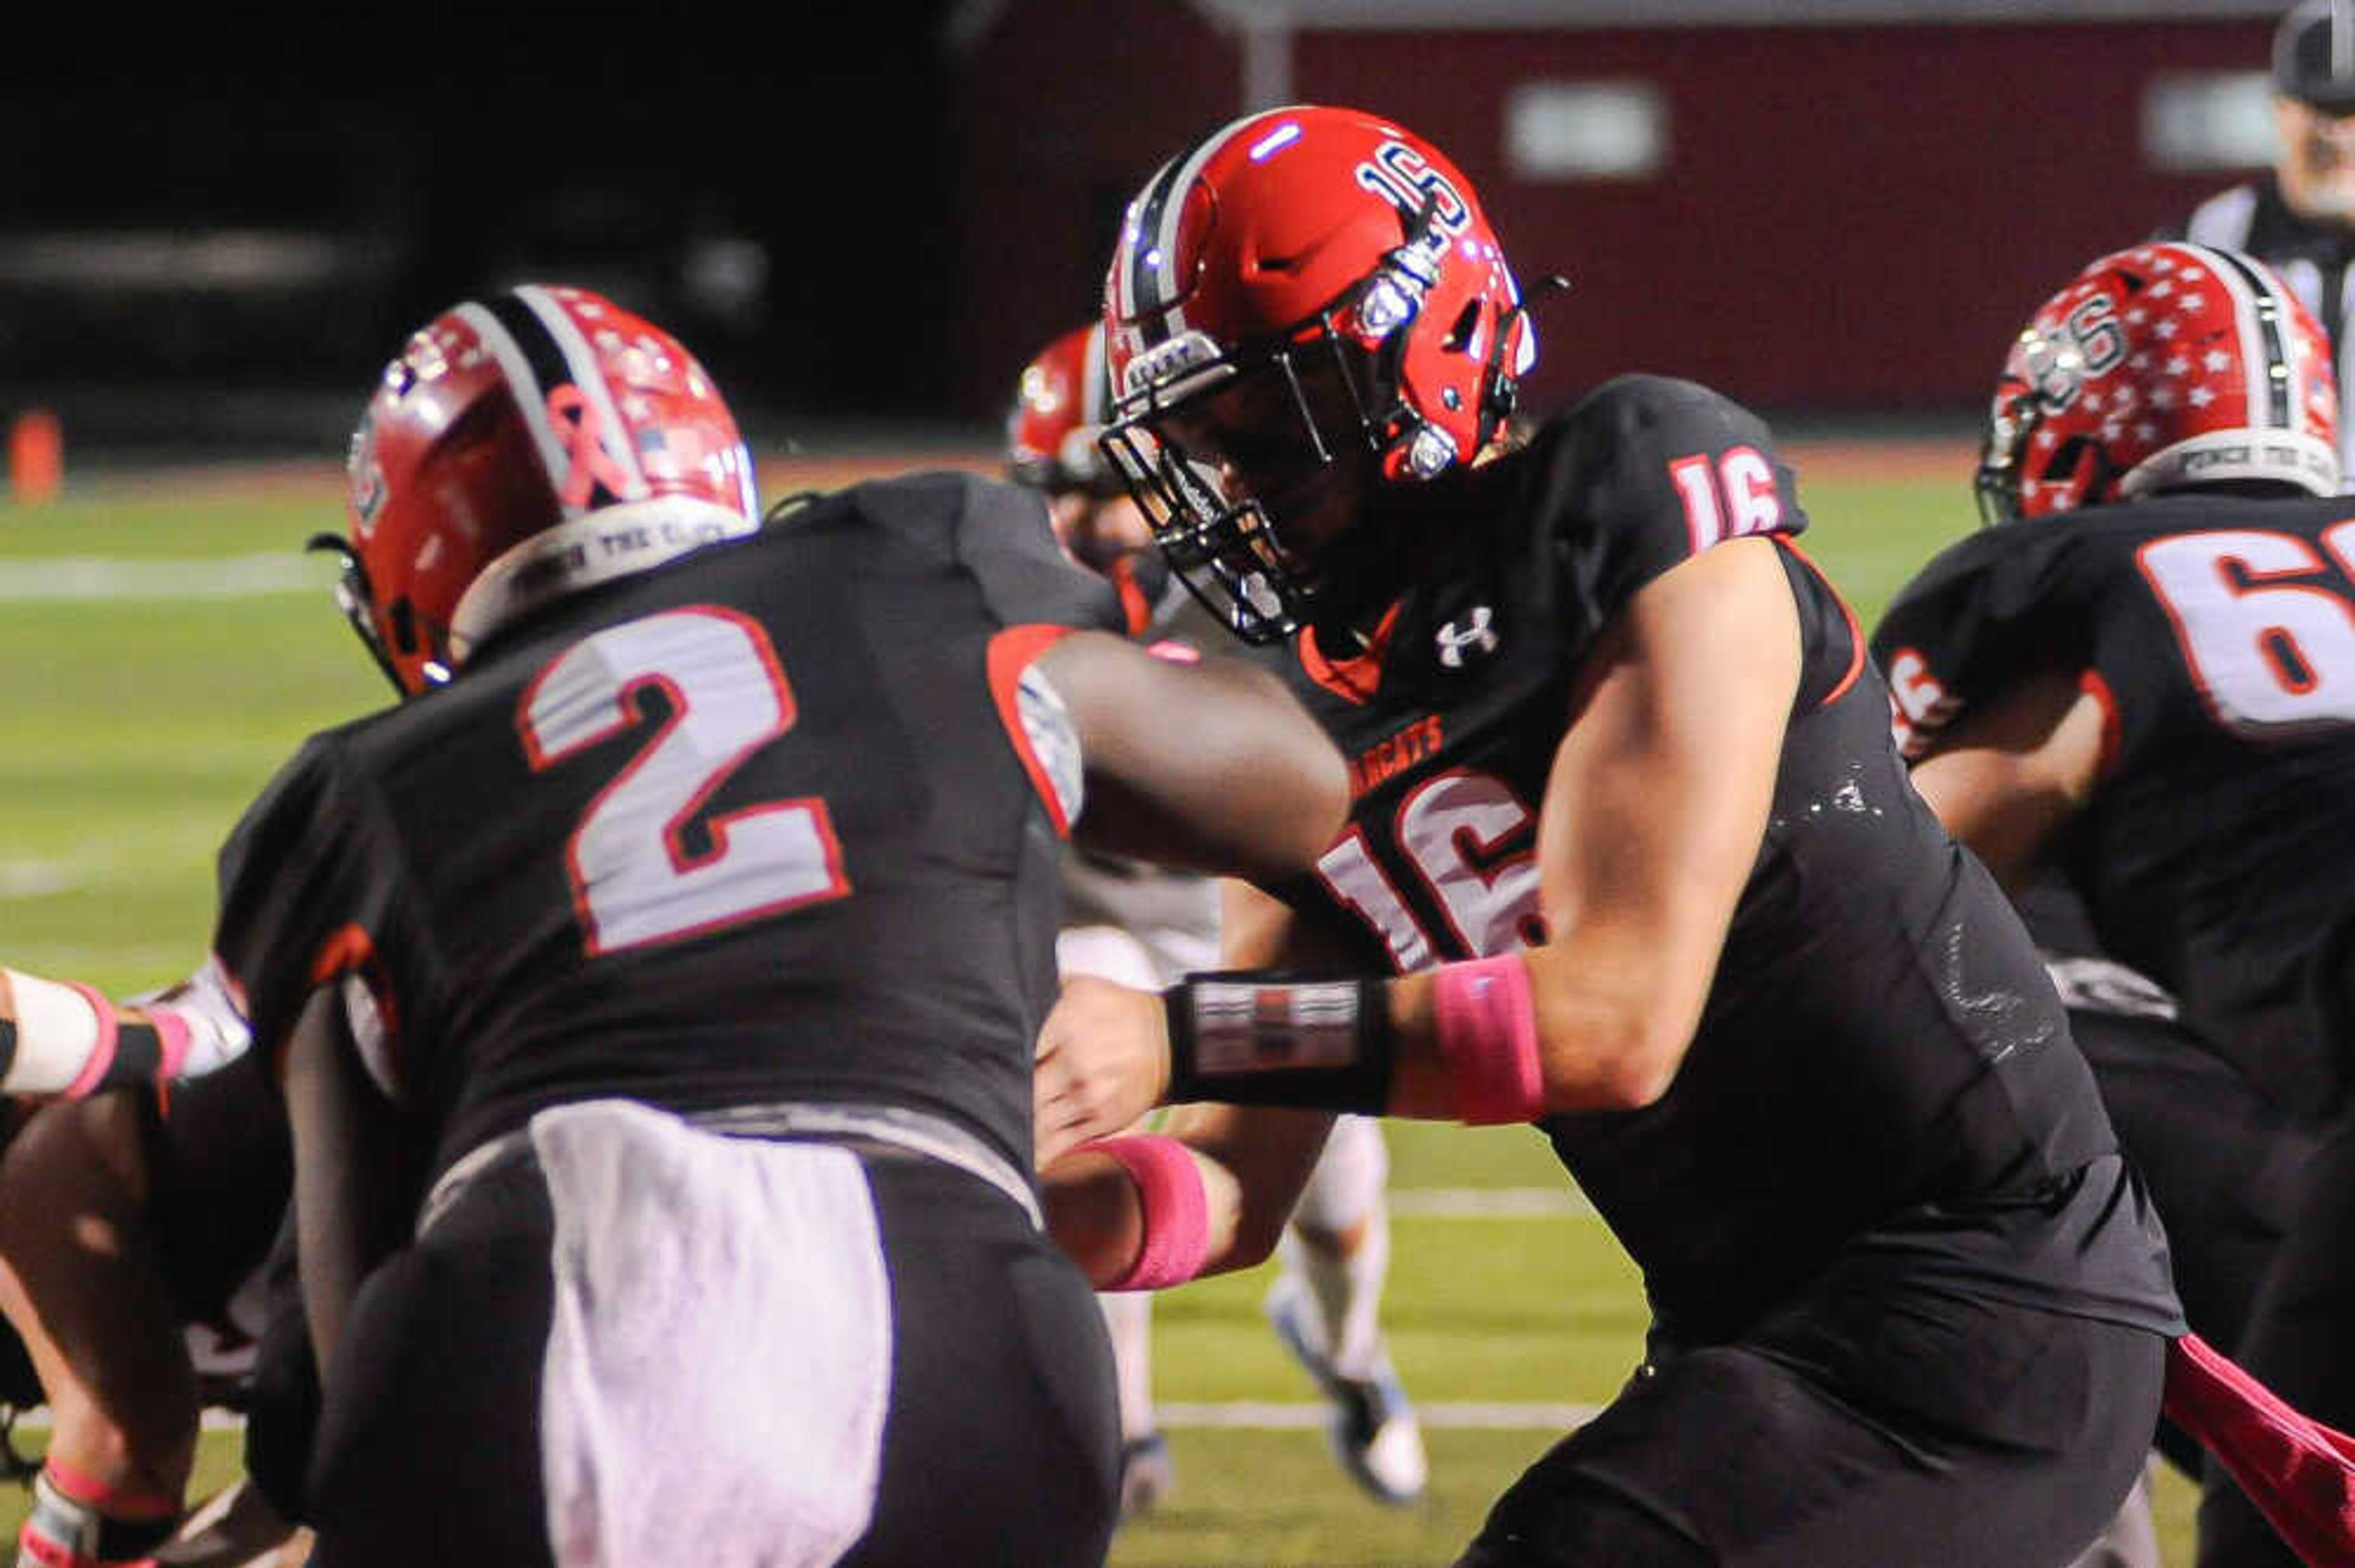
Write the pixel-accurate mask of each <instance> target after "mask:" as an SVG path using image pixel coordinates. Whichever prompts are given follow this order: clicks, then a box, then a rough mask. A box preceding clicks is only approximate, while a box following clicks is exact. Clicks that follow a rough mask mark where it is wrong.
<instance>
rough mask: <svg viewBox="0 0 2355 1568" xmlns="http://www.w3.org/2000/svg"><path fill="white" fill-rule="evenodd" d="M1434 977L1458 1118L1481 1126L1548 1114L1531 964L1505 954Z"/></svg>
mask: <svg viewBox="0 0 2355 1568" xmlns="http://www.w3.org/2000/svg"><path fill="white" fill-rule="evenodd" d="M1432 979H1433V987H1432V991H1433V997H1432V1000H1433V1008H1434V1009H1435V1010H1436V1011H1437V1013H1438V1016H1439V1054H1440V1058H1441V1060H1443V1061H1445V1062H1446V1063H1447V1075H1448V1077H1449V1078H1450V1079H1451V1080H1452V1081H1453V1082H1454V1083H1455V1106H1456V1115H1457V1116H1458V1117H1460V1118H1461V1119H1462V1120H1463V1121H1464V1122H1465V1125H1470V1126H1476V1127H1480V1126H1494V1125H1501V1124H1504V1123H1508V1122H1530V1121H1535V1120H1536V1119H1537V1118H1538V1117H1539V1116H1540V1115H1542V1114H1543V1113H1544V1111H1545V1081H1544V1077H1543V1075H1542V1074H1541V1073H1540V1072H1539V1069H1538V1015H1537V1008H1536V1004H1535V1003H1534V1001H1533V1000H1532V998H1531V997H1530V995H1529V967H1528V966H1527V965H1524V964H1523V963H1522V962H1521V961H1520V960H1519V959H1518V958H1517V957H1515V956H1513V955H1510V954H1507V955H1504V956H1502V957H1499V958H1475V959H1472V960H1469V961H1468V962H1465V963H1461V964H1447V965H1442V966H1441V967H1440V968H1438V969H1436V970H1434V971H1433V974H1432Z"/></svg>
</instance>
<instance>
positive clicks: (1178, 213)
mask: <svg viewBox="0 0 2355 1568" xmlns="http://www.w3.org/2000/svg"><path fill="white" fill-rule="evenodd" d="M1104 321H1105V325H1106V326H1107V327H1108V328H1109V337H1108V340H1107V344H1106V347H1107V350H1108V358H1109V361H1110V369H1111V374H1112V386H1113V391H1114V414H1115V416H1116V418H1115V422H1114V425H1113V426H1112V428H1111V429H1110V430H1109V431H1108V432H1106V434H1105V437H1104V441H1103V447H1104V450H1105V451H1106V453H1109V454H1110V455H1111V457H1112V459H1113V461H1114V463H1115V464H1117V465H1118V466H1119V468H1120V470H1121V472H1122V475H1123V477H1124V479H1125V481H1126V482H1127V485H1128V487H1129V489H1130V491H1131V492H1132V493H1133V494H1134V495H1135V496H1136V499H1137V502H1138V504H1139V505H1140V506H1142V507H1144V508H1145V510H1146V516H1147V517H1150V518H1151V519H1152V520H1153V524H1154V528H1155V534H1156V539H1157V541H1158V542H1159V544H1160V545H1161V548H1162V549H1163V552H1164V553H1165V554H1166V555H1167V557H1168V559H1169V562H1170V564H1171V565H1172V566H1173V567H1175V568H1176V569H1177V571H1178V572H1179V573H1180V574H1181V575H1182V576H1183V577H1184V578H1185V579H1186V581H1187V584H1188V587H1190V588H1192V589H1193V590H1194V592H1196V594H1197V595H1198V596H1199V597H1200V598H1201V600H1202V601H1203V603H1205V604H1207V605H1208V606H1209V608H1210V609H1211V610H1212V611H1213V612H1214V613H1217V614H1218V615H1219V616H1220V618H1221V619H1222V620H1224V621H1225V622H1226V623H1227V624H1228V625H1229V627H1230V628H1231V629H1232V630H1233V631H1234V632H1235V633H1236V634H1237V635H1239V636H1241V637H1243V638H1244V639H1245V640H1246V641H1252V642H1265V641H1269V640H1272V639H1273V638H1275V637H1278V636H1281V635H1284V634H1286V633H1287V632H1289V631H1290V630H1292V629H1293V628H1294V627H1295V625H1297V624H1299V623H1300V621H1301V619H1302V613H1303V607H1304V605H1305V602H1306V600H1307V598H1308V597H1309V596H1310V595H1311V594H1313V593H1314V592H1315V590H1316V575H1315V573H1314V571H1312V570H1311V568H1310V563H1309V562H1308V561H1307V560H1305V555H1304V552H1303V551H1302V550H1301V549H1300V548H1299V544H1300V542H1301V541H1299V540H1295V541H1294V543H1293V545H1292V547H1291V548H1287V546H1286V543H1285V541H1284V540H1283V539H1282V538H1281V537H1280V536H1281V533H1282V531H1283V528H1284V519H1282V518H1277V517H1272V516H1271V515H1270V509H1271V507H1281V506H1282V504H1283V503H1284V501H1286V500H1296V499H1298V498H1299V496H1301V495H1302V494H1304V493H1305V492H1304V490H1303V485H1304V483H1305V478H1304V475H1305V473H1306V472H1307V471H1309V470H1314V469H1316V468H1317V467H1324V468H1326V469H1327V470H1329V469H1330V467H1331V466H1332V465H1333V464H1336V463H1337V461H1344V460H1349V461H1357V462H1361V463H1362V464H1363V465H1364V467H1365V468H1366V469H1367V471H1368V472H1369V475H1371V478H1372V481H1373V482H1374V483H1391V484H1395V483H1411V482H1414V481H1420V480H1428V479H1434V478H1437V477H1438V476H1439V475H1443V474H1445V473H1447V472H1448V471H1449V470H1451V469H1453V468H1455V467H1456V466H1457V465H1459V464H1468V463H1471V462H1472V461H1474V460H1475V459H1476V458H1477V457H1478V456H1480V455H1481V453H1483V452H1484V451H1485V450H1486V449H1487V447H1488V446H1489V444H1490V443H1491V442H1493V441H1494V440H1495V439H1496V437H1497V435H1498V433H1499V432H1501V431H1502V430H1503V428H1504V425H1505V421H1506V419H1507V416H1508V415H1509V414H1510V412H1511V411H1512V407H1513V398H1514V393H1515V389H1516V388H1517V386H1518V381H1519V379H1520V378H1521V377H1522V376H1524V375H1526V374H1527V373H1528V371H1529V367H1530V366H1531V365H1532V364H1533V363H1534V362H1535V361H1536V357H1537V338H1536V335H1535V333H1534V332H1533V331H1532V330H1531V328H1530V326H1529V322H1528V320H1527V318H1526V316H1525V315H1524V313H1523V310H1522V307H1521V301H1520V293H1519V291H1518V288H1517V287H1516V286H1515V284H1514V283H1513V275H1512V272H1511V270H1510V269H1509V268H1508V266H1507V264H1506V261H1505V253H1504V251H1503V249H1502V247H1501V246H1499V245H1498V244H1497V237H1496V235H1495V233H1494V232H1493V231H1492V230H1491V229H1490V228H1489V225H1488V219H1487V217H1486V216H1485V215H1484V214H1483V213H1482V212H1481V210H1480V206H1479V200H1478V197H1477V196H1476V194H1475V193H1474V191H1473V189H1472V185H1471V182H1470V181H1468V180H1466V179H1465V177H1464V176H1463V173H1462V172H1461V171H1460V170H1458V169H1457V168H1456V167H1455V165H1454V164H1453V163H1452V162H1450V161H1449V160H1448V158H1447V157H1446V156H1445V155H1444V154H1442V153H1441V152H1440V151H1439V150H1438V149H1437V148H1436V147H1433V145H1432V144H1430V143H1428V142H1426V141H1424V140H1423V138H1422V137H1420V136H1418V135H1416V134H1415V133H1413V132H1412V131H1408V130H1406V129H1404V128H1402V127H1401V126H1399V125H1398V124H1396V123H1392V122H1391V121H1388V120H1384V119H1381V118H1380V117H1378V116H1376V115H1372V114H1368V113H1364V112H1359V111H1357V110H1353V109H1338V108H1330V107H1324V106H1318V105H1308V104H1304V105H1295V106H1293V107H1290V108H1284V109H1273V110H1269V111H1267V112H1263V113H1259V114H1253V115H1250V116H1248V117H1246V118H1244V119H1241V120H1238V121H1236V122H1234V123H1232V124H1231V125H1228V126H1227V127H1226V128H1224V129H1223V130H1220V131H1219V132H1217V133H1214V134H1213V135H1211V136H1210V137H1209V139H1208V140H1206V141H1204V142H1202V143H1200V144H1199V145H1197V146H1195V147H1194V148H1193V149H1192V150H1190V151H1188V152H1187V153H1185V154H1184V155H1180V156H1178V157H1177V158H1174V159H1172V160H1170V162H1168V163H1167V164H1166V165H1163V166H1162V167H1161V169H1160V170H1159V171H1158V172H1157V173H1156V174H1155V175H1154V176H1153V178H1152V179H1151V180H1150V181H1149V182H1147V184H1146V187H1145V188H1144V190H1143V191H1142V192H1141V193H1140V194H1139V195H1138V196H1137V197H1136V199H1135V201H1134V202H1132V203H1131V204H1130V206H1129V209H1128V214H1127V218H1126V220H1125V222H1124V224H1123V227H1122V232H1121V236H1120V242H1119V245H1118V247H1117V248H1116V249H1115V251H1114V255H1113V261H1112V270H1111V272H1110V275H1109V277H1108V278H1107V280H1106V283H1105V299H1104ZM1336 382H1337V385H1338V387H1339V388H1340V391H1339V392H1338V393H1335V392H1333V391H1331V390H1330V388H1331V386H1332V385H1333V384H1334V383H1336ZM1212 400H1218V402H1219V404H1220V406H1223V407H1228V408H1255V409H1257V410H1259V411H1261V416H1262V417H1263V418H1267V419H1270V420H1272V421H1273V422H1274V423H1276V424H1278V425H1281V426H1283V427H1284V428H1281V429H1274V430H1258V431H1255V432H1251V434H1250V435H1249V436H1248V437H1243V436H1238V435H1236V434H1235V433H1234V430H1233V421H1228V429H1227V431H1226V432H1225V434H1224V436H1223V437H1222V436H1221V435H1220V433H1219V432H1218V430H1217V424H1218V422H1219V421H1216V420H1205V419H1204V418H1203V417H1201V416H1202V415H1203V413H1204V411H1205V410H1206V407H1207V406H1209V405H1210V404H1211V402H1212ZM1337 405H1338V406H1337ZM1206 427H1207V428H1206ZM1246 447H1247V448H1249V449H1251V450H1249V451H1245V450H1241V449H1243V448H1246ZM1277 447H1282V448H1285V449H1287V451H1286V452H1284V453H1276V452H1275V451H1274V449H1275V448H1277ZM1275 475H1282V477H1280V478H1279V477H1275ZM1293 509H1294V510H1295V512H1297V511H1298V510H1299V508H1293ZM1292 521H1293V523H1294V525H1295V528H1298V527H1299V525H1300V518H1299V517H1298V516H1297V515H1295V517H1293V518H1292Z"/></svg>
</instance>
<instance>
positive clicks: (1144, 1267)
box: [1080, 1133, 1210, 1290]
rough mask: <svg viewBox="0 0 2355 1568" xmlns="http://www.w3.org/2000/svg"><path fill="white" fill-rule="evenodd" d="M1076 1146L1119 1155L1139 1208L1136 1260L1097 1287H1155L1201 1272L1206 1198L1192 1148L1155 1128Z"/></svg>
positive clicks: (1206, 1237)
mask: <svg viewBox="0 0 2355 1568" xmlns="http://www.w3.org/2000/svg"><path fill="white" fill-rule="evenodd" d="M1080 1147H1081V1148H1082V1150H1089V1151H1092V1152H1094V1153H1096V1154H1103V1155H1110V1156H1111V1157H1113V1158H1114V1159H1115V1160H1118V1161H1119V1162H1120V1168H1122V1169H1123V1170H1124V1171H1126V1172H1128V1179H1130V1180H1131V1181H1133V1182H1135V1183H1136V1197H1137V1205H1138V1207H1139V1208H1141V1209H1142V1210H1143V1211H1144V1217H1143V1221H1142V1226H1143V1229H1144V1232H1145V1243H1144V1244H1143V1245H1142V1246H1140V1247H1139V1248H1137V1251H1136V1258H1135V1262H1133V1263H1131V1264H1129V1265H1128V1267H1127V1268H1126V1269H1125V1270H1124V1271H1123V1272H1122V1274H1121V1275H1120V1277H1119V1278H1117V1279H1114V1280H1113V1281H1111V1282H1110V1283H1108V1284H1105V1285H1099V1286H1097V1288H1098V1289H1100V1290H1159V1289H1161V1288H1162V1287H1164V1286H1165V1285H1183V1284H1185V1283H1186V1282H1187V1281H1188V1280H1189V1279H1192V1278H1193V1277H1194V1276H1195V1275H1198V1274H1200V1273H1201V1272H1202V1260H1203V1259H1204V1257H1205V1256H1207V1255H1208V1253H1209V1250H1210V1204H1209V1197H1208V1196H1207V1195H1206V1194H1205V1193H1204V1192H1203V1190H1202V1170H1201V1168H1200V1167H1199V1166H1198V1165H1196V1164H1195V1163H1194V1156H1193V1154H1192V1152H1191V1151H1190V1150H1188V1148H1187V1147H1186V1146H1185V1145H1184V1144H1181V1143H1179V1142H1178V1141H1177V1139H1176V1138H1173V1137H1167V1136H1163V1135H1161V1134H1159V1133H1136V1134H1130V1135H1127V1136H1122V1137H1116V1138H1097V1139H1095V1140H1094V1141H1092V1142H1090V1143H1084V1144H1082V1145H1081V1146H1080Z"/></svg>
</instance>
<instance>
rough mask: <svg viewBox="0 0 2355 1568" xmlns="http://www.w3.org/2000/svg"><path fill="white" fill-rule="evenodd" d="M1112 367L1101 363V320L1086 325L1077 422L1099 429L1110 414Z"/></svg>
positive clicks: (1102, 356)
mask: <svg viewBox="0 0 2355 1568" xmlns="http://www.w3.org/2000/svg"><path fill="white" fill-rule="evenodd" d="M1111 394H1112V368H1111V367H1110V366H1109V365H1107V364H1105V363H1104V329H1103V322H1098V323H1096V324H1095V325H1093V326H1091V327H1090V328H1088V336H1087V337H1086V339H1085V342H1084V346H1083V347H1082V351H1081V354H1080V423H1081V424H1082V425H1083V426H1086V427H1087V428H1089V429H1099V428H1101V427H1102V426H1103V424H1104V423H1105V422H1106V421H1109V420H1110V419H1111V418H1112V409H1111V406H1110V405H1111Z"/></svg>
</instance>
